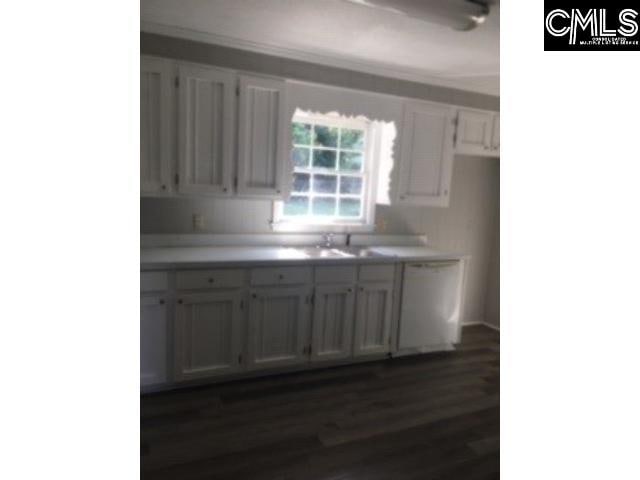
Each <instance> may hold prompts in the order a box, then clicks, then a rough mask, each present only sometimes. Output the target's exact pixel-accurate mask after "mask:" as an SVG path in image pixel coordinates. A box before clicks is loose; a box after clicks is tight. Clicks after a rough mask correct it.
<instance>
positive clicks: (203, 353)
mask: <svg viewBox="0 0 640 480" xmlns="http://www.w3.org/2000/svg"><path fill="white" fill-rule="evenodd" d="M241 312H242V290H240V289H234V290H220V291H214V292H207V293H197V294H188V295H180V296H178V300H177V305H176V324H175V344H174V348H175V351H174V358H175V376H176V380H178V381H180V380H190V379H196V378H202V377H212V376H217V375H226V374H229V373H234V372H238V371H240V370H242V366H243V362H242V344H243V341H242V339H243V335H244V331H245V329H244V326H243V318H242V314H241Z"/></svg>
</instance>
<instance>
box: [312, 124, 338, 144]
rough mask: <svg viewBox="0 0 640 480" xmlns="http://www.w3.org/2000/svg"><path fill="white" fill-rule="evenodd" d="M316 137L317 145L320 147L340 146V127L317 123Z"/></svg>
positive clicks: (315, 128)
mask: <svg viewBox="0 0 640 480" xmlns="http://www.w3.org/2000/svg"><path fill="white" fill-rule="evenodd" d="M313 129H314V131H315V134H316V138H315V142H314V143H315V145H317V146H319V147H333V148H335V147H337V146H338V129H337V128H335V127H323V126H322V125H316V126H315V127H313Z"/></svg>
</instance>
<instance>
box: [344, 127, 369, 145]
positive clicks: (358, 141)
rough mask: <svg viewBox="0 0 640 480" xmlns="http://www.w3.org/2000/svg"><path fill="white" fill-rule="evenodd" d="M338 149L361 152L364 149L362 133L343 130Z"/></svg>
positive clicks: (361, 131)
mask: <svg viewBox="0 0 640 480" xmlns="http://www.w3.org/2000/svg"><path fill="white" fill-rule="evenodd" d="M340 148H346V149H349V150H362V149H363V148H364V131H363V130H350V129H346V128H344V129H343V130H342V133H341V138H340Z"/></svg>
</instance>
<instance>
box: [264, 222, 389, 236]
mask: <svg viewBox="0 0 640 480" xmlns="http://www.w3.org/2000/svg"><path fill="white" fill-rule="evenodd" d="M375 228H376V226H375V225H373V224H371V225H364V224H343V225H338V224H326V225H320V224H314V223H298V222H283V221H281V222H272V223H271V229H272V230H273V231H274V232H293V233H297V232H311V233H316V232H318V233H371V232H373V231H374V230H375Z"/></svg>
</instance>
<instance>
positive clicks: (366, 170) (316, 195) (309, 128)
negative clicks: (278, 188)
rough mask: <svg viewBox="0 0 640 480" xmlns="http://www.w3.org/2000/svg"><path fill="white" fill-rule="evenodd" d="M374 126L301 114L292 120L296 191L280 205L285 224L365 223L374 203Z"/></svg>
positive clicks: (278, 210) (280, 218) (280, 217)
mask: <svg viewBox="0 0 640 480" xmlns="http://www.w3.org/2000/svg"><path fill="white" fill-rule="evenodd" d="M373 130H374V129H373V128H372V126H371V122H368V121H366V120H354V119H346V118H341V117H334V116H321V117H318V116H311V115H306V114H300V113H297V114H296V115H295V116H294V118H293V122H292V131H291V138H292V144H293V145H292V150H291V155H292V162H293V187H292V190H291V196H290V197H289V199H288V200H287V201H285V202H277V203H279V204H280V205H278V206H277V207H276V215H275V216H276V217H277V220H279V221H280V222H286V223H297V224H307V225H366V224H367V223H370V220H371V217H372V215H371V213H372V209H373V208H372V207H373V205H370V203H372V202H370V199H372V197H373V192H372V188H371V186H372V184H373V181H374V180H373V178H372V175H371V172H372V170H373V169H372V158H373V155H372V152H371V150H372V149H371V145H372V144H373V142H372V141H371V140H372V138H371V137H372V136H373V135H372V132H373Z"/></svg>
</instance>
